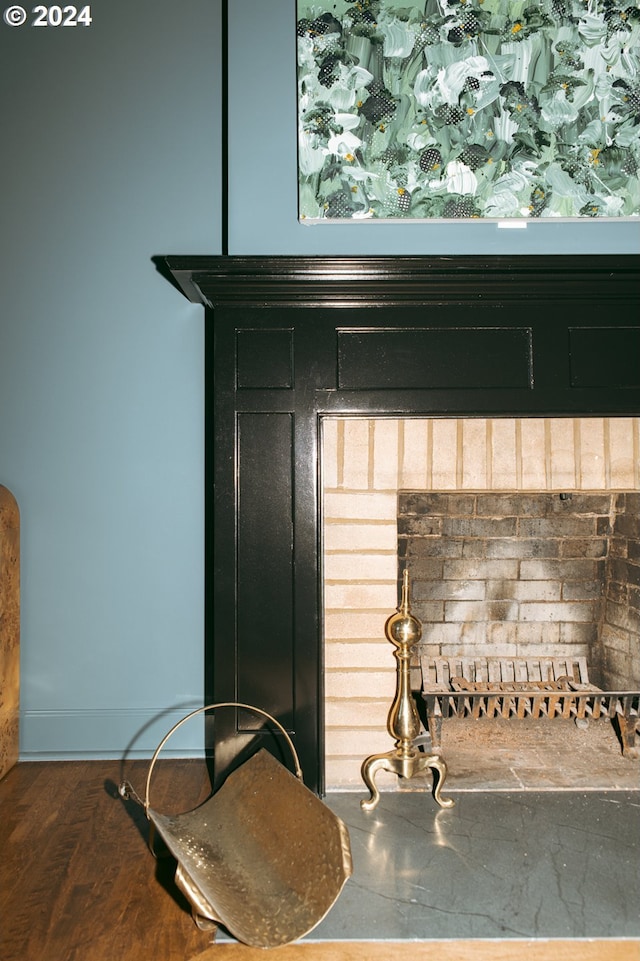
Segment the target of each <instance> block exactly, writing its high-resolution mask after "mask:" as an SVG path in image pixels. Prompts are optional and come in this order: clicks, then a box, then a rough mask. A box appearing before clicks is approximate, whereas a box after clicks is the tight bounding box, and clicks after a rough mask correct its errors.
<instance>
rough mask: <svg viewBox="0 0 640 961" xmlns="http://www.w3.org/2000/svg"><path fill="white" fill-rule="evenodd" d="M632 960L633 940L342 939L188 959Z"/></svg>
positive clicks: (637, 952)
mask: <svg viewBox="0 0 640 961" xmlns="http://www.w3.org/2000/svg"><path fill="white" fill-rule="evenodd" d="M411 958H425V959H426V958H431V959H433V961H520V959H525V958H526V961H559V959H562V961H638V959H639V958H640V942H638V941H384V942H374V941H345V942H336V941H334V942H331V943H328V942H316V943H315V944H314V943H311V942H308V943H300V944H289V945H287V946H286V947H284V948H274V949H273V950H272V951H269V953H268V954H267V955H265V952H264V951H263V950H261V949H260V948H247V947H244V946H242V945H235V944H230V945H227V944H220V945H217V946H216V947H213V948H209V949H208V950H206V951H204V952H203V953H202V954H199V955H197V956H196V957H195V958H190V959H189V961H409V959H411Z"/></svg>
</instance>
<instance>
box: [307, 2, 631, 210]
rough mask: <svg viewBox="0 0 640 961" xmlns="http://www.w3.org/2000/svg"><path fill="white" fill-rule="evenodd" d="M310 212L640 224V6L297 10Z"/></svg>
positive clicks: (325, 6)
mask: <svg viewBox="0 0 640 961" xmlns="http://www.w3.org/2000/svg"><path fill="white" fill-rule="evenodd" d="M297 57H298V61H297V62H298V134H299V139H298V174H299V216H300V220H301V221H303V222H307V223H314V222H318V221H330V222H335V221H349V222H361V221H368V220H374V221H375V220H387V221H388V220H394V221H397V220H434V219H435V220H457V219H460V218H462V219H465V220H474V219H475V220H484V221H486V220H498V221H504V220H508V219H510V218H519V219H521V220H525V219H531V218H539V219H544V218H556V219H560V220H572V219H576V218H586V219H602V218H616V219H631V218H635V217H638V216H639V215H640V178H639V168H640V0H636V2H631V3H630V2H629V0H627V2H624V0H622V2H618V0H542V2H540V3H531V2H527V0H515V2H505V0H426V2H422V3H415V4H411V3H410V2H402V0H319V2H318V0H315V2H314V0H298V3H297Z"/></svg>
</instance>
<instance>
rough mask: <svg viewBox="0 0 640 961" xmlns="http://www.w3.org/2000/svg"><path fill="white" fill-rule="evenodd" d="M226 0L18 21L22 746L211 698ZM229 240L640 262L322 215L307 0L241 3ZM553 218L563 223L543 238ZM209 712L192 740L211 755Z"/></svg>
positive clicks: (459, 228)
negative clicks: (195, 275)
mask: <svg viewBox="0 0 640 961" xmlns="http://www.w3.org/2000/svg"><path fill="white" fill-rule="evenodd" d="M220 6H221V0H185V2H184V3H182V4H181V5H178V4H176V3H173V2H172V3H170V2H169V0H137V2H135V3H132V2H131V0H95V2H94V3H93V4H92V13H93V23H92V25H91V26H90V27H88V28H84V27H76V28H33V27H28V26H24V27H19V28H18V27H15V28H11V27H8V26H6V25H5V24H4V23H2V22H0V48H1V49H0V65H1V66H0V70H1V71H2V77H1V90H2V93H1V97H2V104H1V110H2V113H1V116H2V128H3V134H4V136H3V140H4V143H3V148H2V152H1V155H0V164H1V168H2V169H1V171H0V175H1V177H2V180H1V185H2V192H1V194H0V198H1V199H0V204H1V210H0V216H1V218H2V222H1V227H0V244H1V247H2V251H1V256H2V259H1V261H0V263H1V264H2V283H1V284H0V298H1V310H0V483H2V484H4V485H6V486H7V487H9V488H10V489H11V490H12V491H13V493H14V494H15V496H16V497H17V499H18V502H19V504H20V508H21V514H22V694H21V697H22V718H21V741H22V743H21V750H22V756H23V758H36V757H73V756H84V757H99V756H103V755H111V756H117V755H119V754H120V753H121V752H122V751H123V750H125V748H127V746H130V747H131V749H132V751H134V752H148V750H149V749H150V748H152V747H154V746H155V744H156V743H157V741H158V739H159V735H160V734H162V733H163V732H164V731H165V730H166V729H167V727H168V726H169V722H170V721H173V720H175V719H176V718H177V717H178V716H180V715H181V714H182V713H184V711H185V710H186V709H187V708H189V707H193V706H196V705H197V704H199V703H201V698H202V692H203V649H202V648H203V645H202V637H203V583H202V582H203V559H202V555H203V545H202V535H203V420H202V418H203V370H202V364H203V354H202V342H203V311H202V308H200V307H198V306H194V305H191V304H189V303H188V302H187V301H186V300H185V299H184V298H183V297H182V296H181V295H180V294H178V293H177V292H176V291H175V290H174V289H173V288H172V287H171V286H170V285H169V284H168V283H167V282H166V280H164V279H163V278H162V277H161V276H160V275H159V274H158V273H157V272H156V271H155V268H154V266H153V264H152V261H151V258H152V256H153V255H156V254H167V253H173V254H190V253H193V254H216V253H220V252H221V250H222V242H221V223H220V208H221V205H220V199H221V165H220V156H221V144H220V136H221V125H220V118H221V110H220V89H221V87H220ZM229 7H230V10H229V25H230V39H229V42H230V51H231V58H230V89H231V92H230V103H229V107H230V110H229V113H230V156H231V163H230V182H229V187H230V192H229V252H230V253H232V254H254V253H255V254H265V253H275V254H278V253H281V254H292V253H307V254H320V253H362V254H367V253H390V252H394V253H428V254H438V253H448V254H451V253H460V254H462V253H501V252H510V253H541V252H547V253H553V252H556V253H567V254H568V253H630V252H633V251H637V250H638V249H640V243H639V242H638V225H635V224H609V225H608V224H596V225H593V224H591V223H589V224H584V225H578V226H576V225H570V224H569V225H560V224H553V225H537V224H533V225H529V226H528V227H527V229H526V230H525V231H513V230H509V231H499V230H498V229H497V228H496V227H495V226H494V225H488V224H473V225H467V226H466V225H463V224H456V225H416V224H413V225H412V224H408V225H407V224H405V225H402V226H399V225H392V224H377V225H359V226H338V225H333V226H325V225H323V226H317V227H304V226H301V225H300V224H299V223H298V221H297V211H296V187H295V184H296V98H295V32H294V29H293V23H294V18H295V0H229ZM549 228H550V229H549ZM197 728H198V725H197V724H194V725H193V726H187V727H185V728H183V729H181V731H180V735H179V736H178V737H179V740H177V741H175V742H174V747H175V748H176V749H177V750H180V751H183V752H188V751H190V750H194V751H196V750H198V745H199V744H200V743H201V739H200V734H199V730H197Z"/></svg>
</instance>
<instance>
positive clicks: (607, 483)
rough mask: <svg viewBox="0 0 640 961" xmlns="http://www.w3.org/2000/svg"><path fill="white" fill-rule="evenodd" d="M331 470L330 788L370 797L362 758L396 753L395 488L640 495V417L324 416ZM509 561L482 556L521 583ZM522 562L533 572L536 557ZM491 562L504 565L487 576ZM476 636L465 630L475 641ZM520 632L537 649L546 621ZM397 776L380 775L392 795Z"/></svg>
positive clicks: (327, 568)
mask: <svg viewBox="0 0 640 961" xmlns="http://www.w3.org/2000/svg"><path fill="white" fill-rule="evenodd" d="M322 471H323V518H324V524H323V539H324V543H323V556H324V618H325V671H324V679H325V759H326V784H327V790H329V791H337V790H349V789H353V790H361V789H363V787H364V786H363V784H362V781H361V778H360V766H361V763H362V761H363V760H364V758H365V757H367V756H368V755H369V754H373V753H376V752H378V751H388V750H390V749H391V748H392V746H393V742H392V740H391V738H390V737H389V735H388V733H387V730H386V718H387V713H388V711H389V707H390V705H391V702H392V699H393V695H394V691H395V661H394V658H393V654H392V648H391V645H390V644H389V643H388V642H387V641H386V639H385V636H384V623H385V621H386V619H387V617H388V616H389V615H390V614H391V613H393V611H394V610H395V608H396V605H397V592H396V590H397V589H396V585H397V520H396V512H397V495H398V491H399V490H400V489H414V490H425V491H501V492H502V491H540V492H543V491H569V492H571V491H599V490H613V491H615V490H620V491H639V490H640V418H629V417H624V418H582V419H543V418H526V419H521V420H520V419H513V418H506V419H485V418H473V419H454V418H451V419H425V418H419V419H418V418H416V419H402V420H394V419H389V418H383V419H376V420H368V419H365V418H362V419H360V418H344V419H339V418H336V419H333V418H326V419H325V420H324V421H323V458H322ZM448 563H449V564H451V565H455V563H456V561H455V560H449V561H448ZM508 563H514V562H513V561H511V560H505V559H499V558H497V559H490V560H486V559H484V558H479V559H478V564H479V565H482V567H483V570H484V575H485V577H495V578H496V579H498V578H504V577H508V576H514V575H513V574H512V575H509V574H508V572H505V570H504V565H505V564H508ZM520 563H521V564H529V565H530V567H531V570H530V571H529V573H528V577H529V578H533V577H535V572H534V571H533V567H534V566H535V564H536V563H537V561H536V560H535V559H531V560H529V561H524V560H523V561H521V562H520ZM491 565H493V566H496V565H497V566H498V567H499V570H498V569H497V568H496V570H495V571H494V572H493V573H491V572H489V573H487V570H488V567H489V566H491ZM465 569H466V570H467V572H468V566H466V567H465ZM545 576H546V575H545ZM473 600H474V598H473V597H468V598H466V599H465V598H463V597H461V598H460V602H461V603H462V602H463V601H465V602H469V603H473ZM523 600H524V598H523ZM576 600H578V599H576ZM441 627H442V629H443V633H446V628H447V625H446V624H444V623H443V624H442V625H441ZM494 627H495V630H494V631H493V635H494V636H493V637H492V642H493V643H496V644H499V643H500V627H501V625H500V623H499V622H497V623H496V624H495V625H494ZM479 629H482V630H484V627H482V626H479V625H478V624H475V623H473V622H470V623H469V624H468V625H465V630H466V632H467V633H468V634H469V639H470V640H473V637H476V640H477V637H478V636H479V635H478V630H479ZM456 630H457V632H458V634H457V636H458V639H459V629H458V628H457V627H456ZM521 631H522V632H523V633H526V634H527V639H528V643H531V644H534V643H535V642H536V641H535V637H533V635H534V634H535V633H536V631H538V633H539V626H538V625H537V624H536V623H527V622H526V621H525V622H523V623H522V625H521ZM474 632H475V635H474ZM476 635H477V636H476ZM559 635H560V627H559V626H558V637H559ZM485 643H486V640H485ZM396 781H397V779H396V778H394V777H393V776H391V775H389V776H385V775H384V774H380V775H379V777H378V779H377V783H378V784H379V786H380V787H381V788H382V789H383V790H384V789H393V788H395V786H396Z"/></svg>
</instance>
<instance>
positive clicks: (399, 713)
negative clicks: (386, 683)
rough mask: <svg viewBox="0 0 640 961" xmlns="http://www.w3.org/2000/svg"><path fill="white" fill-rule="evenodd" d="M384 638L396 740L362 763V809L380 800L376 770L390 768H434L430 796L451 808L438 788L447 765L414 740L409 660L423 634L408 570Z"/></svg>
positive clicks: (416, 725)
mask: <svg viewBox="0 0 640 961" xmlns="http://www.w3.org/2000/svg"><path fill="white" fill-rule="evenodd" d="M384 632H385V634H386V636H387V640H388V641H390V642H391V644H393V645H394V646H395V650H394V652H393V656H394V657H395V659H396V661H397V667H396V695H395V698H394V700H393V704H392V705H391V710H390V711H389V715H388V717H387V730H388V731H389V734H390V735H391V737H392V738H394V740H395V742H396V747H395V750H394V751H389V752H388V753H387V754H372V755H370V757H368V758H367V759H366V760H365V761H363V764H362V769H361V773H362V780H363V781H364V783H365V784H366V786H367V787H368V789H369V792H370V797H369V798H368V799H367V800H362V801H360V807H361V808H362V810H363V811H373V809H374V808H375V806H376V804H377V803H378V801H379V800H380V792H379V791H378V788H377V787H376V785H375V783H374V779H375V777H376V774H377V773H378V771H389V772H390V773H391V774H397V775H398V777H406V778H410V777H413V776H414V775H415V774H421V773H422V772H423V771H426V769H427V768H432V769H433V778H434V780H433V796H434V798H435V800H436V801H437V802H438V804H439V805H440V807H443V808H449V807H452V806H453V804H454V801H453V800H452V799H451V798H443V797H442V796H441V794H440V791H441V788H442V786H443V784H444V781H445V778H446V776H447V766H446V764H445V762H444V761H443V760H442V758H441V757H438V756H437V755H435V754H424V753H423V752H422V751H420V750H418V748H417V747H416V746H415V744H414V741H415V739H416V737H417V736H418V734H419V733H420V718H419V716H418V711H417V708H416V706H415V704H414V701H413V697H412V695H411V682H410V659H411V649H412V648H413V646H414V645H415V644H417V642H418V641H419V640H420V638H421V637H422V625H421V624H420V621H419V620H418V619H417V617H414V616H413V615H412V613H411V608H410V605H409V571H408V570H406V569H405V571H404V573H403V576H402V598H401V600H400V605H399V607H398V609H397V611H396V613H395V614H392V615H391V617H389V618H388V619H387V622H386V624H385V626H384Z"/></svg>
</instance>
